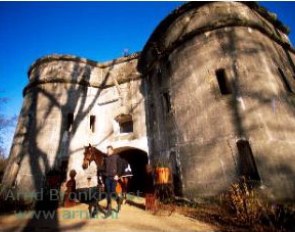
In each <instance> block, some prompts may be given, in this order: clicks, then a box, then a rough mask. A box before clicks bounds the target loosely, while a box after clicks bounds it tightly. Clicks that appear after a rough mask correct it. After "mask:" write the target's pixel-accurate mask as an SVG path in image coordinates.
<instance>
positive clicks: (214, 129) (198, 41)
mask: <svg viewBox="0 0 295 232" xmlns="http://www.w3.org/2000/svg"><path fill="white" fill-rule="evenodd" d="M179 11H181V10H179ZM181 12H182V14H181V15H180V16H179V17H175V19H174V21H173V22H171V23H170V24H169V25H167V24H165V27H162V28H161V25H160V26H159V28H161V29H162V30H160V29H159V28H157V29H156V31H155V33H156V34H155V33H154V34H153V36H152V37H151V38H150V40H149V41H148V43H147V46H146V47H145V50H144V51H143V53H142V57H141V60H140V65H139V66H140V69H141V71H142V72H143V73H145V74H146V75H147V77H146V79H145V84H146V86H147V88H148V89H149V90H148V91H147V95H146V98H147V104H146V106H147V111H148V112H147V117H148V118H149V119H150V120H149V121H148V127H147V128H148V135H149V148H150V153H151V159H152V160H153V162H159V160H160V162H162V160H166V162H167V163H170V165H172V164H171V162H176V163H177V165H178V169H180V173H181V175H180V177H181V180H180V181H181V182H182V186H181V187H182V192H183V194H184V195H185V196H188V197H190V198H194V197H196V196H198V197H199V196H214V195H216V194H218V193H220V192H222V191H225V190H226V189H228V188H229V186H230V184H231V183H232V182H233V181H236V178H237V177H238V175H239V173H240V170H239V169H240V168H241V167H240V166H239V162H240V160H241V159H243V157H240V155H239V152H238V149H237V145H236V142H237V141H238V140H239V139H244V140H247V141H249V144H250V146H251V149H252V152H253V156H254V160H255V163H256V167H257V170H258V175H259V177H260V180H261V183H262V184H263V185H264V186H266V189H267V191H269V193H270V197H274V198H276V199H292V198H293V197H294V196H293V193H294V190H295V185H294V182H293V179H294V177H295V166H294V161H295V156H294V152H293V150H294V145H295V140H294V135H295V134H294V133H295V132H294V131H295V130H294V129H295V119H294V112H295V111H294V103H292V101H293V99H294V92H295V80H294V78H293V76H294V70H293V69H292V63H291V62H290V59H289V58H288V56H287V55H286V50H285V49H284V48H283V47H282V46H281V45H279V44H278V41H277V40H275V39H274V38H273V37H272V34H273V33H276V31H277V29H275V27H274V26H273V25H271V24H270V23H269V22H267V21H266V20H265V19H263V17H262V16H260V15H259V14H257V13H256V12H254V11H251V9H250V8H248V7H247V6H245V5H244V4H241V3H223V2H219V3H210V4H208V5H205V6H202V7H199V8H195V9H189V10H187V12H185V13H183V11H181ZM222 19H225V20H222ZM234 19H237V24H236V25H234V24H232V23H233V21H234ZM241 19H242V20H241ZM241 21H243V22H244V23H243V25H241V24H239V22H241ZM214 22H216V24H214ZM218 22H219V24H218ZM208 24H211V25H210V27H207V26H208ZM216 25H218V26H216ZM227 25H228V26H227ZM262 25H263V26H264V28H259V27H260V26H262ZM204 27H207V29H206V30H203V29H202V30H200V28H204ZM198 30H199V32H200V31H201V32H202V33H194V34H193V35H192V34H190V33H191V32H193V31H195V32H196V31H198ZM160 31H162V33H160ZM157 33H158V34H157ZM189 34H190V36H188V35H189ZM156 35H157V36H156ZM184 38H185V39H184ZM285 39H286V38H285ZM285 41H287V40H285ZM280 44H281V43H280ZM160 45H161V46H162V47H160V48H159V47H158V48H159V49H162V50H160V51H159V52H158V53H156V52H155V47H156V46H160ZM290 56H293V54H292V55H290ZM278 68H280V69H281V70H282V71H283V73H284V74H285V78H286V81H287V82H288V83H289V86H290V91H291V92H290V93H289V92H288V89H286V87H285V82H284V81H282V79H281V76H280V73H279V71H278ZM218 69H224V70H225V73H226V76H227V78H228V81H229V83H230V86H231V89H232V93H231V94H228V95H222V94H221V92H220V89H219V86H218V82H217V78H216V70H218ZM164 93H168V94H169V96H170V102H171V105H172V106H171V107H172V109H171V111H170V112H167V110H165V97H164V95H163V94H164ZM175 152H176V154H177V155H176V161H172V159H171V157H170V156H171V154H172V153H173V154H174V153H175ZM242 165H246V164H242ZM172 166H173V165H172ZM246 168H248V167H246ZM176 169H177V168H176Z"/></svg>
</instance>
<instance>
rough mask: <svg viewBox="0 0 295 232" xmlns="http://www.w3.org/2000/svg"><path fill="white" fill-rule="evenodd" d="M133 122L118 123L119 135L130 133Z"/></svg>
mask: <svg viewBox="0 0 295 232" xmlns="http://www.w3.org/2000/svg"><path fill="white" fill-rule="evenodd" d="M132 132H133V121H132V120H130V121H126V122H120V133H132Z"/></svg>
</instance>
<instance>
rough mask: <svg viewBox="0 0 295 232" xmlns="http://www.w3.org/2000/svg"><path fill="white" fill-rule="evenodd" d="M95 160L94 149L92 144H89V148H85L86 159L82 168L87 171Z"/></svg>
mask: <svg viewBox="0 0 295 232" xmlns="http://www.w3.org/2000/svg"><path fill="white" fill-rule="evenodd" d="M93 160H94V156H93V147H92V146H91V144H89V146H87V147H84V159H83V164H82V168H83V169H87V168H88V167H89V165H90V163H91V162H92V161H93Z"/></svg>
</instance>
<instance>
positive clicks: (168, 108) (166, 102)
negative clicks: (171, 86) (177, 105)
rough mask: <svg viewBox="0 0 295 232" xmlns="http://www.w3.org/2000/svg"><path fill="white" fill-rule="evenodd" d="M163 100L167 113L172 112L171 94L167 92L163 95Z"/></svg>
mask: <svg viewBox="0 0 295 232" xmlns="http://www.w3.org/2000/svg"><path fill="white" fill-rule="evenodd" d="M162 98H163V108H164V109H165V111H166V113H170V112H171V109H172V108H171V99H170V94H169V92H165V93H163V94H162Z"/></svg>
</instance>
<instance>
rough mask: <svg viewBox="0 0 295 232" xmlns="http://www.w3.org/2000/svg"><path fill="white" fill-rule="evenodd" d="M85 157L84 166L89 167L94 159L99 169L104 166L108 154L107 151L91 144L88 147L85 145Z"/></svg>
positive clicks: (84, 167)
mask: <svg viewBox="0 0 295 232" xmlns="http://www.w3.org/2000/svg"><path fill="white" fill-rule="evenodd" d="M84 149H85V150H84V159H83V164H82V168H83V169H87V168H88V167H89V165H90V163H91V162H92V161H94V162H95V164H96V166H97V169H98V170H100V169H102V167H103V158H104V156H106V154H105V153H103V152H102V151H100V150H98V149H96V148H95V147H92V146H91V144H89V146H88V147H84Z"/></svg>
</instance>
